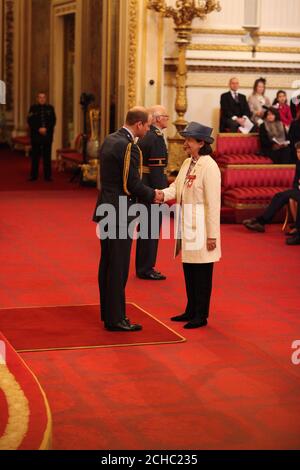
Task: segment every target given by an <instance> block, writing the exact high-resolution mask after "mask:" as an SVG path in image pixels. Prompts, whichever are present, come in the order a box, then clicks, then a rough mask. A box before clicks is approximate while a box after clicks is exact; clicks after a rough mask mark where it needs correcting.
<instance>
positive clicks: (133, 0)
mask: <svg viewBox="0 0 300 470" xmlns="http://www.w3.org/2000/svg"><path fill="white" fill-rule="evenodd" d="M138 10H139V1H138V0H129V12H128V16H129V19H128V38H129V43H128V109H130V108H132V107H133V106H135V104H136V75H137V48H138V40H137V39H138Z"/></svg>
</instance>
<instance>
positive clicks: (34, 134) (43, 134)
mask: <svg viewBox="0 0 300 470" xmlns="http://www.w3.org/2000/svg"><path fill="white" fill-rule="evenodd" d="M28 124H29V127H30V136H31V147H32V150H31V159H32V160H31V174H30V181H35V180H37V179H38V175H39V163H40V157H41V156H43V164H44V179H45V181H52V171H51V149H52V141H53V133H54V127H55V124H56V116H55V111H54V108H53V106H51V105H50V104H47V95H46V94H45V93H42V92H40V93H38V95H37V104H34V105H32V106H31V108H30V110H29V113H28Z"/></svg>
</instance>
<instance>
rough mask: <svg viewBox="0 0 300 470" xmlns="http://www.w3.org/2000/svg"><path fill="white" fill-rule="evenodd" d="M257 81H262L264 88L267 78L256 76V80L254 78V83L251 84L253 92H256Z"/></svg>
mask: <svg viewBox="0 0 300 470" xmlns="http://www.w3.org/2000/svg"><path fill="white" fill-rule="evenodd" d="M259 83H262V84H263V85H264V87H265V88H266V83H267V80H266V79H265V78H262V77H260V78H258V79H257V80H255V82H254V85H253V92H254V93H256V89H257V85H258V84H259Z"/></svg>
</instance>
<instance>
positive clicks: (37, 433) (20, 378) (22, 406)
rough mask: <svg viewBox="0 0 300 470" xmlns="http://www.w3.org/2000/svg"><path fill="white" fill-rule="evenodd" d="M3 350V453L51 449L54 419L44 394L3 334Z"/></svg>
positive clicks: (0, 422) (0, 403) (0, 341)
mask: <svg viewBox="0 0 300 470" xmlns="http://www.w3.org/2000/svg"><path fill="white" fill-rule="evenodd" d="M4 350H5V356H6V357H5V359H6V361H4V360H3V357H2V353H3V351H4ZM0 351H1V357H0V450H17V449H19V450H37V449H41V450H45V449H49V448H50V447H51V437H52V418H51V413H50V408H49V405H48V402H47V399H46V396H45V394H44V391H43V390H42V388H41V386H40V384H39V382H38V381H37V378H36V377H35V376H34V375H33V373H32V372H31V370H30V369H29V368H28V367H27V365H26V364H25V363H24V361H23V360H22V359H21V358H20V356H18V354H17V353H16V352H15V351H14V349H13V348H12V347H11V345H10V344H9V343H8V342H7V341H6V339H5V338H4V336H2V335H1V333H0Z"/></svg>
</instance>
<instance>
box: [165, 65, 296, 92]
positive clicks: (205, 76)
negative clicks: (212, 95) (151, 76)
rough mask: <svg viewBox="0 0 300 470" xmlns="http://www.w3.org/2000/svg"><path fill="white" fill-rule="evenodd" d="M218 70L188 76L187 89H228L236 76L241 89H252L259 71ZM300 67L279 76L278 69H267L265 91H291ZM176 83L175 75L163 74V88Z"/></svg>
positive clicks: (172, 86)
mask: <svg viewBox="0 0 300 470" xmlns="http://www.w3.org/2000/svg"><path fill="white" fill-rule="evenodd" d="M217 72H221V71H219V70H215V69H207V70H205V71H197V72H195V73H190V74H189V75H188V81H187V85H188V87H189V88H212V89H215V88H222V89H225V90H226V89H228V82H229V79H230V78H231V77H232V76H233V75H237V74H239V75H238V77H239V81H240V87H241V88H249V89H250V90H251V89H252V87H253V83H254V81H255V80H256V78H257V77H258V76H259V75H260V72H261V71H260V70H257V69H255V70H251V71H248V70H244V69H240V70H239V69H238V68H236V67H234V68H233V69H229V70H224V71H222V73H217ZM299 72H300V67H299V68H298V69H294V70H293V72H291V71H289V73H288V74H287V73H285V74H280V73H278V69H276V70H274V71H272V70H270V69H268V72H265V73H264V77H265V78H266V79H267V89H268V90H269V89H274V90H279V89H285V90H291V89H292V84H293V81H294V80H296V79H297V78H298V77H299ZM175 83H176V78H175V73H174V72H170V71H166V72H165V86H167V87H171V88H174V87H175Z"/></svg>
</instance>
